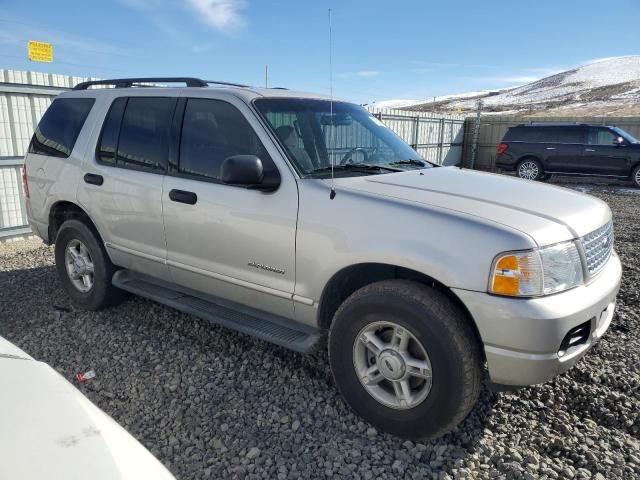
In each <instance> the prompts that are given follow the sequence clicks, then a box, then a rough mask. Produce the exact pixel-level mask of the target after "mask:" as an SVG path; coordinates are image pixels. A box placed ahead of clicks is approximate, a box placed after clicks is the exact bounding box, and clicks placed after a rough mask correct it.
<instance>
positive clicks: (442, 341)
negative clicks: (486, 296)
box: [329, 280, 482, 440]
mask: <svg viewBox="0 0 640 480" xmlns="http://www.w3.org/2000/svg"><path fill="white" fill-rule="evenodd" d="M329 360H330V363H331V369H332V371H333V375H334V378H335V380H336V383H337V385H338V388H339V389H340V391H341V393H342V395H343V396H344V398H345V400H346V401H347V403H348V404H349V405H350V406H351V408H352V409H353V410H354V411H355V412H356V413H357V414H359V415H360V416H361V417H363V418H364V419H365V420H367V421H369V422H370V423H372V424H373V425H375V426H376V427H378V428H379V429H380V430H383V431H386V432H389V433H392V434H394V435H397V436H399V437H403V438H408V439H413V440H415V439H423V438H427V437H434V436H438V435H441V434H444V433H446V432H448V431H450V430H452V429H453V428H454V427H455V426H456V425H458V423H460V422H461V421H462V420H463V419H464V418H465V417H466V416H467V414H468V413H469V411H470V410H471V408H472V407H473V405H474V404H475V402H476V400H477V398H478V393H479V388H480V378H481V363H482V360H481V354H480V347H479V345H478V342H477V340H476V338H475V335H474V332H473V330H472V327H471V326H470V325H469V323H468V322H467V319H466V318H465V315H464V313H463V312H462V311H460V309H459V308H458V307H457V306H456V305H455V304H454V303H453V302H451V301H450V300H449V299H448V298H447V297H446V296H445V295H443V294H442V293H440V292H438V291H436V290H434V289H432V288H429V287H426V286H424V285H421V284H418V283H415V282H409V281H405V280H388V281H383V282H378V283H374V284H372V285H369V286H366V287H364V288H362V289H360V290H358V291H357V292H356V293H354V294H353V295H352V296H351V297H349V298H348V299H347V300H345V302H344V303H343V304H342V305H341V306H340V308H339V309H338V311H337V312H336V315H335V317H334V322H333V325H332V326H331V331H330V334H329Z"/></svg>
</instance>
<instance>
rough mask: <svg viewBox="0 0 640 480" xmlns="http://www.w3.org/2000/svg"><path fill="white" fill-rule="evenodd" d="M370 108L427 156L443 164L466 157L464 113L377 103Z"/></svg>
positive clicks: (369, 108) (449, 163)
mask: <svg viewBox="0 0 640 480" xmlns="http://www.w3.org/2000/svg"><path fill="white" fill-rule="evenodd" d="M367 109H368V110H369V111H370V112H371V113H373V114H374V115H375V116H376V117H378V118H379V119H380V120H381V121H382V122H383V123H384V124H385V125H386V126H388V127H389V128H390V129H391V130H393V131H394V132H396V134H398V135H399V136H400V137H401V138H402V139H403V140H404V141H405V142H407V143H408V144H409V145H411V146H412V147H413V148H414V149H415V150H416V151H417V152H418V153H419V154H420V155H422V157H423V158H424V159H426V160H429V161H430V162H434V163H439V164H441V165H457V164H458V163H460V162H461V161H462V147H463V140H464V121H465V117H464V116H460V115H446V114H442V113H436V114H431V113H428V112H413V111H406V110H394V109H378V108H376V107H375V105H369V106H367Z"/></svg>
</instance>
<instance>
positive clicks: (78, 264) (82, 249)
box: [64, 238, 94, 293]
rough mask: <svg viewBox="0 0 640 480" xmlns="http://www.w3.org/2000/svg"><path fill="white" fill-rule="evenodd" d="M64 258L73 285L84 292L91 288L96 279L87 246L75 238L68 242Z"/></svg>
mask: <svg viewBox="0 0 640 480" xmlns="http://www.w3.org/2000/svg"><path fill="white" fill-rule="evenodd" d="M64 259H65V265H66V267H67V274H68V275H69V280H71V283H72V284H73V286H74V287H76V288H77V289H78V290H79V291H81V292H83V293H87V292H88V291H89V290H91V289H92V288H93V281H94V277H93V275H94V266H93V260H92V258H91V254H90V253H89V249H87V246H86V245H85V244H84V243H82V242H81V241H80V240H78V239H75V238H74V239H73V240H71V241H69V243H68V244H67V248H66V249H65V251H64Z"/></svg>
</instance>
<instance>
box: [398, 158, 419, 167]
mask: <svg viewBox="0 0 640 480" xmlns="http://www.w3.org/2000/svg"><path fill="white" fill-rule="evenodd" d="M389 165H415V166H416V167H426V166H427V162H423V161H422V160H416V159H414V158H409V159H407V160H396V161H395V162H391V163H390V164H389Z"/></svg>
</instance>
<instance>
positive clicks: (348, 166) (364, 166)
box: [307, 163, 402, 174]
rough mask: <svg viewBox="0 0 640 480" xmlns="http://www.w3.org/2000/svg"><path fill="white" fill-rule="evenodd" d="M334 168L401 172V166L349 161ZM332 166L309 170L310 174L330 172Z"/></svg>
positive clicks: (339, 169)
mask: <svg viewBox="0 0 640 480" xmlns="http://www.w3.org/2000/svg"><path fill="white" fill-rule="evenodd" d="M333 169H334V170H335V171H345V170H359V171H363V172H372V173H374V172H401V171H402V170H400V169H399V168H391V167H385V166H383V165H370V164H368V163H347V164H346V165H334V167H333ZM330 171H331V166H329V167H322V168H316V169H315V170H311V171H310V172H307V173H308V174H313V173H325V172H330Z"/></svg>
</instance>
